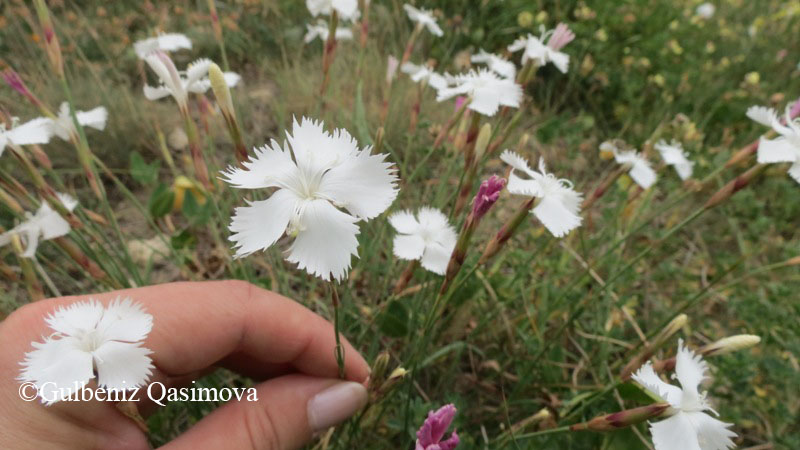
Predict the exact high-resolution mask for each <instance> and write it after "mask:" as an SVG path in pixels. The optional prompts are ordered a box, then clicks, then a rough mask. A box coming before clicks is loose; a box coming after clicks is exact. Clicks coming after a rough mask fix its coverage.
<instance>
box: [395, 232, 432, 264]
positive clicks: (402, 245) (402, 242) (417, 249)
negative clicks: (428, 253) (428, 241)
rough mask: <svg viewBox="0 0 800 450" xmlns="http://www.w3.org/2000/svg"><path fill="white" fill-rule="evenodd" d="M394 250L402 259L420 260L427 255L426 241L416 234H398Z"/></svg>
mask: <svg viewBox="0 0 800 450" xmlns="http://www.w3.org/2000/svg"><path fill="white" fill-rule="evenodd" d="M392 250H393V252H394V256H396V257H398V258H400V259H409V260H416V259H420V258H422V255H423V254H424V253H425V241H424V240H423V239H422V238H421V237H419V236H417V235H414V234H398V235H397V236H395V237H394V243H393V245H392Z"/></svg>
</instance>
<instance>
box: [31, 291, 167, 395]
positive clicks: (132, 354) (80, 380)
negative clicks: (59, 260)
mask: <svg viewBox="0 0 800 450" xmlns="http://www.w3.org/2000/svg"><path fill="white" fill-rule="evenodd" d="M45 322H47V325H48V326H49V327H50V328H52V329H53V331H54V333H53V334H52V335H50V336H48V337H46V338H45V339H44V342H33V343H32V345H33V347H34V350H33V351H31V352H28V353H26V354H25V360H23V361H22V363H21V364H22V366H23V368H22V373H21V374H20V376H19V378H18V379H19V381H23V382H30V383H34V384H35V385H36V387H37V389H38V390H39V394H40V396H41V398H42V401H43V402H45V403H48V404H52V403H55V402H57V401H59V400H61V399H62V398H60V395H59V391H60V390H62V389H63V390H65V392H69V391H70V390H71V392H72V393H74V392H75V389H76V385H77V386H78V387H82V386H85V385H86V384H87V383H88V382H89V381H90V380H91V379H92V378H95V374H96V376H97V384H98V386H99V387H101V388H104V389H107V390H116V391H124V390H128V389H134V388H137V387H141V386H144V385H145V383H146V382H147V379H148V377H149V376H150V375H151V374H152V370H153V362H152V360H151V359H150V356H149V355H150V354H151V353H152V352H151V351H150V350H149V349H147V348H145V347H143V346H142V344H143V341H144V340H145V338H146V337H147V335H148V334H149V333H150V330H151V329H152V328H153V316H151V315H150V314H147V313H146V312H144V309H143V308H142V306H141V305H140V304H138V303H134V302H133V301H132V300H131V299H130V298H119V297H118V298H117V299H116V300H114V301H113V302H111V303H110V304H109V305H108V306H107V307H103V305H102V304H101V303H100V302H98V301H96V300H91V299H90V300H88V301H85V302H78V303H74V304H72V305H70V306H68V307H60V308H58V309H57V310H56V311H55V312H53V313H52V314H50V315H49V316H48V317H47V318H45Z"/></svg>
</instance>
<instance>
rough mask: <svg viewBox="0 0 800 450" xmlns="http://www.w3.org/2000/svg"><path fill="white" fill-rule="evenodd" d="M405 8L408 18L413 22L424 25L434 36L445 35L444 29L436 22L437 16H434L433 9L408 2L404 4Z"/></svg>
mask: <svg viewBox="0 0 800 450" xmlns="http://www.w3.org/2000/svg"><path fill="white" fill-rule="evenodd" d="M403 9H405V10H406V14H408V18H409V19H411V21H412V22H416V23H418V24H419V25H421V26H424V27H425V28H427V29H428V31H430V32H431V34H433V35H434V36H444V31H442V29H441V28H439V24H437V23H436V18H435V17H433V13H432V12H431V11H428V10H426V9H418V8H414V7H413V6H411V5H409V4H407V3H406V4H405V5H403Z"/></svg>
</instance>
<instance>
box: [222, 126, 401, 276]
mask: <svg viewBox="0 0 800 450" xmlns="http://www.w3.org/2000/svg"><path fill="white" fill-rule="evenodd" d="M287 141H288V143H284V145H283V148H281V146H280V145H279V144H278V143H277V142H275V141H274V140H273V141H272V143H271V144H270V145H268V146H264V147H261V148H258V149H256V151H255V156H254V157H253V158H251V160H250V161H249V162H245V163H243V164H244V166H245V167H244V168H238V167H231V168H229V169H228V170H227V171H226V172H223V175H224V177H225V178H224V179H225V181H226V182H228V183H230V184H231V185H233V186H234V187H237V188H240V189H262V188H276V190H275V191H274V192H273V193H272V195H271V196H270V197H269V198H268V199H266V200H260V201H254V202H250V203H249V205H248V206H244V207H239V208H236V212H235V214H234V216H233V219H232V221H231V225H230V229H231V231H232V232H233V235H232V236H231V238H230V239H231V240H232V241H233V242H234V243H235V247H236V257H237V258H240V257H243V256H247V255H249V254H251V253H254V252H256V251H258V250H263V249H266V248H268V247H270V246H271V245H272V244H274V243H275V242H276V241H277V240H278V239H279V238H280V237H281V236H282V235H283V234H284V232H285V233H286V234H288V235H289V236H292V237H294V242H293V243H292V245H291V246H290V247H289V251H288V255H287V256H286V259H287V260H288V261H290V262H293V263H296V264H297V265H298V267H300V268H301V269H305V270H306V271H307V272H308V273H310V274H312V275H316V276H318V277H320V278H322V279H323V280H330V279H331V278H334V279H336V280H341V279H342V278H344V277H345V276H346V275H347V271H348V269H349V268H350V258H351V256H358V253H357V251H358V239H356V236H357V235H358V232H359V229H358V225H356V224H357V222H359V221H361V220H369V219H372V218H374V217H376V216H378V215H379V214H380V213H382V212H383V211H385V210H386V208H388V207H389V205H391V204H392V202H393V201H394V199H395V197H397V177H396V175H395V170H394V168H393V167H392V165H391V163H388V162H386V161H385V160H386V156H387V155H386V154H377V155H372V154H370V151H371V148H370V147H367V148H365V149H359V148H358V143H357V142H356V141H355V139H353V138H352V137H351V136H350V134H349V133H348V132H347V131H345V130H343V129H339V130H335V131H334V132H333V133H327V132H325V130H324V129H323V125H322V122H314V121H312V120H309V119H306V118H303V119H302V120H301V121H300V122H299V123H298V122H297V121H296V120H295V122H294V125H293V129H292V133H291V134H288V133H287Z"/></svg>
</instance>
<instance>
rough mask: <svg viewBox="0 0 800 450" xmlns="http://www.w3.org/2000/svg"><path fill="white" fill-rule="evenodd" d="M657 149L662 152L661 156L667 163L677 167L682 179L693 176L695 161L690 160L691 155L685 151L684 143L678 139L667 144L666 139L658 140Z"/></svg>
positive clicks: (676, 169)
mask: <svg viewBox="0 0 800 450" xmlns="http://www.w3.org/2000/svg"><path fill="white" fill-rule="evenodd" d="M655 148H656V150H658V152H659V153H661V158H663V159H664V162H665V163H667V165H670V166H672V167H674V168H675V171H676V172H678V176H679V177H681V180H686V179H687V178H689V177H691V176H692V171H693V170H694V162H693V161H690V160H689V156H688V155H687V154H686V152H685V151H683V145H681V143H680V142H678V141H672V142H670V143H669V144H667V143H666V142H665V141H663V140H661V141H658V142H657V143H656V145H655Z"/></svg>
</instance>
